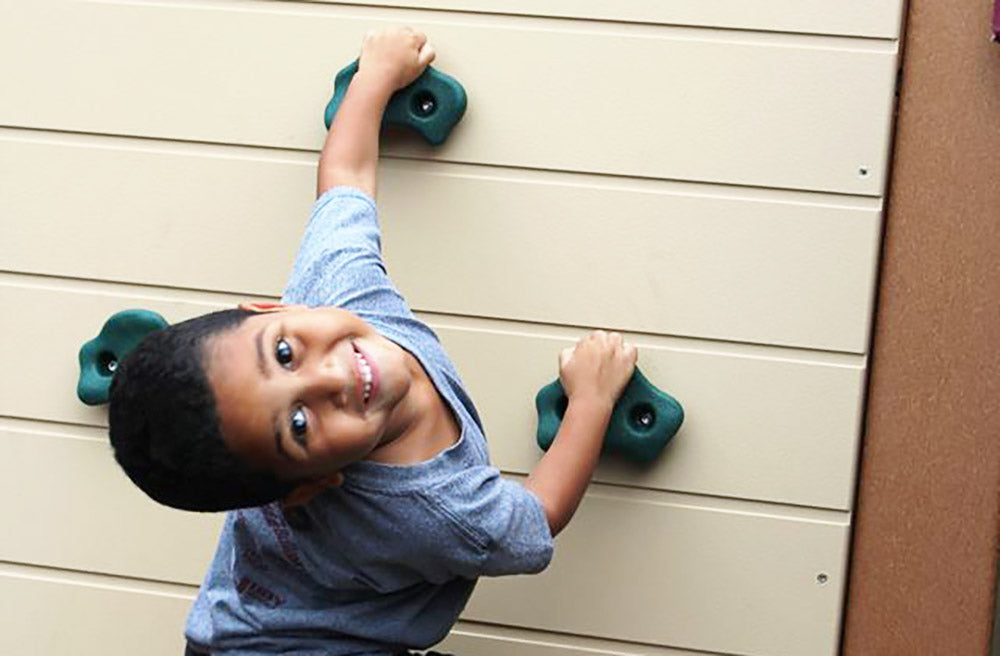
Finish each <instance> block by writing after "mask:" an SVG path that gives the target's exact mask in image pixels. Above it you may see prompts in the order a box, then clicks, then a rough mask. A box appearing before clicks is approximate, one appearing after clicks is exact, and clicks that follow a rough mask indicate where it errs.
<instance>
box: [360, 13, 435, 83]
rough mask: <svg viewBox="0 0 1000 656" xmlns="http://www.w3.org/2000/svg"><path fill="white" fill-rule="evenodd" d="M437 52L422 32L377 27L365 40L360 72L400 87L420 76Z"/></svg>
mask: <svg viewBox="0 0 1000 656" xmlns="http://www.w3.org/2000/svg"><path fill="white" fill-rule="evenodd" d="M434 56H435V52H434V47H433V46H432V45H431V44H430V42H429V41H428V40H427V36H426V35H425V34H423V33H422V32H416V31H414V30H412V29H410V28H408V27H393V28H388V29H383V30H373V31H371V32H369V33H368V34H367V35H366V36H365V39H364V41H363V42H362V44H361V58H360V61H359V63H358V73H357V75H358V76H361V77H362V79H368V80H371V81H373V82H375V83H377V84H380V85H385V86H386V88H388V89H389V91H396V90H397V89H402V88H403V87H405V86H406V85H408V84H409V83H410V82H413V81H414V80H416V79H417V78H418V77H420V74H421V73H423V72H424V69H425V68H427V66H428V64H430V63H431V62H432V61H434Z"/></svg>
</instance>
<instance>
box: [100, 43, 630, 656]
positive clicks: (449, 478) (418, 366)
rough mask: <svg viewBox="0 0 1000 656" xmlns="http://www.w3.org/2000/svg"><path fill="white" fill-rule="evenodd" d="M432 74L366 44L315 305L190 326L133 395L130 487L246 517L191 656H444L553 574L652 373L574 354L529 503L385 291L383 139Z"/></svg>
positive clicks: (227, 315) (312, 296) (227, 531)
mask: <svg viewBox="0 0 1000 656" xmlns="http://www.w3.org/2000/svg"><path fill="white" fill-rule="evenodd" d="M433 58H434V50H433V49H432V47H431V45H430V44H429V43H428V42H427V39H426V37H425V36H424V35H422V34H419V33H416V32H413V31H412V30H408V29H393V30H387V31H382V32H377V33H371V34H369V35H368V36H367V37H366V38H365V40H364V42H363V44H362V48H361V58H360V68H359V71H358V73H357V74H356V75H355V77H354V79H353V81H352V82H351V85H350V87H349V89H348V93H347V95H346V97H345V98H344V101H343V103H342V105H341V107H340V109H339V111H338V112H337V116H336V120H335V121H334V123H333V125H332V126H331V128H330V133H329V135H328V136H327V139H326V143H325V145H324V147H323V152H322V155H321V156H320V163H319V175H318V187H317V193H318V194H319V198H318V200H317V201H316V205H315V207H314V210H313V213H312V217H311V219H310V222H309V225H308V227H307V228H306V232H305V235H304V237H303V239H302V243H301V247H300V250H299V253H298V256H297V259H296V261H295V264H294V267H293V270H292V274H291V277H290V279H289V283H288V287H287V289H286V291H285V294H284V299H283V300H284V301H285V302H287V303H295V304H298V305H284V306H283V305H274V306H267V305H265V306H262V305H251V306H244V307H243V308H241V309H237V310H225V311H222V312H216V313H213V314H209V315H206V316H203V317H198V318H195V319H192V320H190V321H186V322H183V323H179V324H177V325H175V326H172V327H170V328H168V329H166V330H163V331H160V332H157V333H154V334H153V335H151V336H150V337H149V338H148V339H147V340H146V341H145V342H143V344H142V345H141V346H140V347H139V348H138V349H136V351H135V352H133V354H132V355H131V356H130V357H129V358H127V359H126V361H125V362H123V363H122V365H121V367H120V368H119V371H118V373H117V374H116V376H115V378H114V381H113V386H112V397H111V406H110V422H111V442H112V445H113V446H114V449H115V457H116V459H117V460H118V462H119V463H120V464H121V466H122V467H123V468H124V469H125V471H126V473H127V474H128V475H129V477H130V478H131V479H132V480H133V481H134V482H135V483H136V484H137V485H138V486H139V487H141V488H142V489H143V490H144V491H145V492H146V493H147V494H149V495H150V496H151V497H152V498H154V499H156V500H157V501H160V502H161V503H165V504H168V505H171V506H175V507H178V508H184V509H190V510H203V511H204V510H222V509H229V510H232V512H230V513H229V514H228V515H227V517H226V522H225V525H224V528H223V531H222V535H221V537H220V539H219V545H218V549H217V551H216V554H215V558H214V560H213V561H212V563H211V566H210V568H209V571H208V573H207V575H206V577H205V580H204V582H203V584H202V586H201V590H200V592H199V595H198V597H197V599H196V600H195V603H194V607H193V609H192V611H191V614H190V616H189V618H188V624H187V629H186V635H187V639H188V650H189V653H212V654H278V653H294V654H297V655H299V656H308V655H316V656H319V655H320V654H322V655H324V656H336V655H340V654H397V653H404V654H405V653H407V651H406V650H408V649H421V648H426V647H428V646H431V645H433V644H435V643H436V642H438V641H439V640H441V639H442V638H443V637H444V636H445V635H446V634H447V633H448V631H449V629H450V628H451V626H452V625H453V623H454V622H455V620H456V619H457V617H458V615H459V613H460V612H461V610H462V608H463V607H464V606H465V603H466V601H467V600H468V598H469V595H470V594H471V593H472V589H473V586H474V585H475V581H476V579H477V577H479V576H481V575H489V576H495V575H502V574H518V573H534V572H538V571H540V570H542V569H544V568H545V567H546V565H547V564H548V562H549V560H550V558H551V555H552V536H554V535H556V534H557V533H559V531H560V530H562V528H563V527H564V526H565V525H566V523H567V522H568V521H569V519H570V517H571V516H572V515H573V512H574V511H575V509H576V507H577V504H578V503H579V501H580V498H581V497H582V495H583V492H584V490H585V488H586V486H587V484H588V482H589V480H590V476H591V474H592V473H593V470H594V467H595V466H596V463H597V457H598V453H599V451H600V448H601V441H602V437H603V434H604V431H605V428H606V426H607V422H608V418H609V416H610V413H611V409H612V407H613V405H614V402H615V400H616V399H617V398H618V396H619V395H620V394H621V391H622V390H623V388H624V386H625V384H626V382H627V381H628V379H629V377H630V376H631V374H632V370H633V368H634V366H635V361H636V351H635V349H634V348H633V347H631V346H629V345H625V344H624V343H623V341H622V338H621V336H620V335H618V334H615V333H610V334H609V333H603V332H595V333H594V334H592V335H590V336H589V337H587V338H585V339H583V340H581V341H580V342H579V343H578V344H577V345H576V347H575V348H574V349H566V350H565V351H563V353H562V354H561V356H560V376H561V378H562V382H563V385H564V387H565V389H566V393H567V396H568V397H569V406H568V408H567V410H566V413H565V417H564V419H563V422H562V426H561V428H560V430H559V434H558V436H557V437H556V440H555V443H554V445H553V446H552V448H551V449H550V450H549V451H548V452H547V453H546V454H545V456H544V457H543V458H542V459H541V461H540V462H539V463H538V465H537V466H536V467H535V469H534V471H533V472H532V473H531V476H530V477H529V478H528V479H527V481H526V482H525V484H524V485H523V486H522V485H519V484H517V483H514V482H511V481H509V480H505V479H502V478H501V477H500V476H499V472H498V471H497V470H496V469H495V468H493V467H491V466H490V465H489V459H488V454H487V450H486V442H485V438H484V437H483V434H482V429H481V426H480V422H479V418H478V416H477V415H476V411H475V408H474V407H473V405H472V402H471V400H470V399H469V398H468V396H467V395H466V393H465V391H464V389H463V387H462V385H461V382H460V380H459V377H458V374H457V372H456V371H455V368H454V366H453V365H452V363H451V361H450V360H449V359H448V358H447V356H446V355H445V353H444V351H443V350H442V348H441V345H440V343H439V342H438V341H437V338H436V337H435V335H434V334H433V333H432V332H431V330H430V329H429V328H428V327H427V326H425V325H424V324H422V323H420V322H419V321H418V320H417V319H416V318H415V317H414V316H413V314H412V313H411V312H410V310H409V308H408V307H407V305H406V303H405V302H404V300H403V299H402V297H401V296H400V295H399V293H398V292H397V291H396V290H395V288H394V287H393V286H392V284H391V283H390V281H389V279H388V277H387V276H386V273H385V269H384V267H383V265H382V262H381V259H380V253H379V233H378V225H377V223H376V214H375V206H374V202H373V200H372V199H373V197H374V193H375V170H376V163H377V160H378V136H379V125H380V122H381V117H382V113H383V111H384V109H385V106H386V103H387V102H388V100H389V98H390V96H391V95H392V93H393V92H394V91H396V90H397V89H399V88H401V87H404V86H406V85H407V84H409V83H410V82H412V81H413V80H414V79H416V78H417V76H419V75H420V73H421V72H422V71H423V70H424V69H425V68H426V66H427V65H428V64H429V63H430V62H431V60H433ZM434 256H435V254H433V253H428V257H434Z"/></svg>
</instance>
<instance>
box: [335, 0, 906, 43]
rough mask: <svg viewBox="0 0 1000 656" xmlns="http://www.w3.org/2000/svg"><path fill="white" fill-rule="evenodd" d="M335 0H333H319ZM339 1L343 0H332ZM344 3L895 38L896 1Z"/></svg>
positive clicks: (477, 0)
mask: <svg viewBox="0 0 1000 656" xmlns="http://www.w3.org/2000/svg"><path fill="white" fill-rule="evenodd" d="M321 1H322V2H334V0H321ZM337 1H338V2H343V0H337ZM347 4H363V5H379V6H386V7H418V8H427V9H444V10H455V11H470V12H483V13H499V14H523V15H528V16H555V17H566V18H590V19H599V20H614V21H634V22H637V23H660V24H672V25H699V26H708V27H727V28H738V29H751V30H768V31H776V32H810V33H816V34H841V35H846V36H866V37H881V38H887V39H893V38H897V37H898V35H899V25H900V20H901V18H900V17H901V14H902V9H903V7H902V5H903V3H902V2H901V1H900V0H877V1H875V2H872V1H870V0H846V1H844V2H838V3H836V4H832V3H829V2H823V0H754V2H746V0H715V1H713V2H704V0H672V1H671V2H663V0H630V1H629V2H606V0H362V1H361V2H357V1H355V0H348V2H347Z"/></svg>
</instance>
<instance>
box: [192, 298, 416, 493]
mask: <svg viewBox="0 0 1000 656" xmlns="http://www.w3.org/2000/svg"><path fill="white" fill-rule="evenodd" d="M206 354H207V356H208V357H207V362H208V364H207V367H206V369H207V372H206V373H207V374H208V381H209V385H210V386H211V387H212V391H213V393H214V394H215V399H216V406H217V409H218V412H219V419H220V429H221V431H222V434H223V436H224V437H225V440H226V445H227V446H228V448H229V450H230V451H231V452H232V453H233V454H234V455H236V456H238V457H241V458H243V459H244V460H245V461H247V462H248V463H250V464H251V465H255V466H258V467H264V468H267V469H269V470H271V471H273V472H275V473H276V474H277V475H278V476H279V477H282V478H289V479H307V478H318V477H322V476H327V475H329V474H332V473H334V472H336V471H337V470H339V469H340V468H341V467H343V466H344V465H347V464H350V463H352V462H356V461H358V460H362V459H365V458H367V457H369V456H370V455H371V454H372V452H373V451H375V450H376V449H378V447H380V446H381V445H383V444H386V443H388V442H391V441H392V440H394V439H395V438H397V437H399V436H400V435H402V434H403V432H405V430H406V426H407V418H408V408H407V406H408V403H407V395H408V393H409V391H410V386H411V383H412V379H413V371H412V368H411V366H410V365H409V364H408V362H407V360H408V358H407V354H406V352H405V351H404V350H403V349H401V348H400V347H399V346H398V345H396V344H395V343H394V342H391V341H389V340H387V339H385V338H384V337H382V336H381V335H379V334H378V333H376V332H375V330H374V329H373V328H372V327H371V326H369V325H368V324H367V323H365V322H364V321H362V320H361V319H360V318H358V317H357V316H355V315H354V314H351V313H350V312H347V311H346V310H340V309H337V308H329V307H324V308H313V309H308V308H299V307H291V308H285V309H283V310H282V311H277V312H267V313H262V314H257V315H255V316H252V317H250V318H249V319H247V320H246V321H244V322H243V323H242V324H241V325H240V326H239V327H238V328H236V329H235V330H232V331H229V332H226V333H223V334H221V335H218V336H216V337H214V338H212V340H211V341H210V342H209V344H208V345H207V347H206Z"/></svg>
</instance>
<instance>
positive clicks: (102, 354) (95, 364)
mask: <svg viewBox="0 0 1000 656" xmlns="http://www.w3.org/2000/svg"><path fill="white" fill-rule="evenodd" d="M166 326H167V320H166V319H164V318H163V317H161V316H160V315H159V314H157V313H156V312H152V311H150V310H123V311H121V312H116V313H115V314H113V315H111V317H110V318H109V319H108V320H107V321H105V322H104V326H103V327H102V328H101V332H100V333H99V334H98V335H97V337H95V338H94V339H92V340H90V341H89V342H87V343H85V344H84V345H83V346H82V347H81V348H80V356H79V359H80V380H79V381H78V382H77V385H76V395H77V396H78V397H79V398H80V400H81V401H83V402H84V403H86V404H87V405H100V404H102V403H107V402H108V396H109V392H110V390H111V378H112V377H113V376H114V373H115V371H116V370H117V369H118V363H119V362H121V361H122V359H123V358H124V357H125V356H126V355H128V353H129V352H130V351H131V350H132V349H134V348H135V347H136V346H138V345H139V342H141V341H142V340H143V338H145V337H146V335H148V334H149V333H151V332H153V331H154V330H159V329H161V328H165V327H166Z"/></svg>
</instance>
